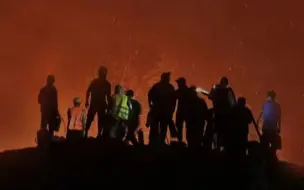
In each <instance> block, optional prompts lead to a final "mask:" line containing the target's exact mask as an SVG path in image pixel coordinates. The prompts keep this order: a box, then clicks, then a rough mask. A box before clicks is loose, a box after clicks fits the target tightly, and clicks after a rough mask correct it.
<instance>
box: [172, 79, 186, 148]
mask: <svg viewBox="0 0 304 190" xmlns="http://www.w3.org/2000/svg"><path fill="white" fill-rule="evenodd" d="M176 83H177V86H178V89H176V91H175V94H176V98H177V111H176V115H175V124H176V127H177V139H178V141H179V142H180V143H182V142H183V129H184V123H185V124H186V125H187V124H188V123H187V119H186V117H187V104H188V100H189V93H190V90H189V87H188V85H187V83H186V79H185V78H184V77H180V78H178V79H177V80H176Z"/></svg>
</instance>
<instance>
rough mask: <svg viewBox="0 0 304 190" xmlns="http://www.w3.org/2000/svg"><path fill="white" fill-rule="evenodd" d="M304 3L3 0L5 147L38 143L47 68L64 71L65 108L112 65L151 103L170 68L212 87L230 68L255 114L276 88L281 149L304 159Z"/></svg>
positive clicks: (115, 75) (116, 76)
mask: <svg viewBox="0 0 304 190" xmlns="http://www.w3.org/2000/svg"><path fill="white" fill-rule="evenodd" d="M303 6H304V2H303V1H302V0H288V1H287V0H267V1H264V0H85V1H84V0H42V1H41V0H31V1H22V0H2V1H0V23H1V30H0V42H1V44H0V45H1V48H0V63H1V70H0V73H1V75H0V77H1V82H0V83H1V86H2V88H3V89H2V93H1V100H2V101H1V103H0V104H1V108H2V112H1V121H2V123H3V124H2V125H1V128H0V132H1V138H0V146H1V147H0V149H10V148H18V147H25V146H32V145H34V138H35V132H36V130H37V128H38V127H39V122H40V119H39V107H38V104H37V94H38V91H39V89H40V87H42V86H43V85H44V82H45V77H46V75H47V74H49V73H53V74H55V75H56V77H57V88H58V91H59V98H60V100H59V101H60V109H61V112H62V113H64V112H65V110H66V108H67V107H69V106H70V105H71V99H72V97H73V96H76V95H79V96H81V97H84V95H85V90H86V87H87V85H88V83H89V81H90V80H91V79H92V78H93V77H94V76H95V75H96V69H97V68H98V67H99V65H100V64H101V63H102V62H106V63H107V66H108V67H109V78H110V79H111V81H112V82H113V83H114V84H115V83H117V82H120V81H122V82H124V83H127V85H128V87H132V88H135V89H137V91H138V92H137V93H138V96H139V98H140V100H142V101H143V103H146V101H147V100H146V97H145V93H144V92H145V90H147V88H148V87H149V86H150V85H151V84H152V83H153V80H154V79H158V75H159V73H160V72H161V71H167V70H170V71H172V72H173V77H179V76H185V77H187V79H188V81H189V83H190V84H197V85H199V86H202V87H206V88H207V89H209V88H210V87H211V85H212V83H214V82H216V81H218V79H219V78H220V76H222V75H227V76H228V77H229V78H230V81H231V84H232V86H233V87H234V89H235V91H236V93H237V95H244V96H246V97H247V99H248V102H249V104H250V107H251V108H252V109H253V111H254V112H255V114H257V113H258V112H259V110H260V107H261V104H262V102H263V101H264V92H265V91H267V89H269V88H273V89H275V90H276V91H277V92H278V99H279V101H280V103H281V104H282V108H283V114H284V120H283V140H284V150H283V151H282V152H281V155H282V157H283V158H284V159H288V160H290V161H292V162H296V163H302V164H304V163H303V160H304V152H303V148H304V140H303V139H302V135H303V129H302V126H303V124H304V121H303V119H302V112H303V106H304V104H303V103H304V89H303V84H302V83H303V79H302V78H301V77H302V76H303V74H302V73H303V68H304V66H303V61H304V58H303V50H304V47H303V46H304V45H303V44H304V37H303V33H304V30H303V29H304V20H303V18H304V12H303V10H302V7H303ZM123 73H125V74H123ZM144 75H146V76H148V77H149V80H145V79H144V78H142V76H144ZM155 77H156V78H155ZM61 133H62V132H61Z"/></svg>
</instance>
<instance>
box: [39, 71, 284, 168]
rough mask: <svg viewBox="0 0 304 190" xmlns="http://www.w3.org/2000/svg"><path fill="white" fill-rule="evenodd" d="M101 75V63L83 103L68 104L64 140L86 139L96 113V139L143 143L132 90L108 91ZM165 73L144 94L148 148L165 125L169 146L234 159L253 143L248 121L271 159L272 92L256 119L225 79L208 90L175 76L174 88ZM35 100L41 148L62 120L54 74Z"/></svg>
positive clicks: (159, 142) (275, 128)
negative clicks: (146, 108) (146, 100)
mask: <svg viewBox="0 0 304 190" xmlns="http://www.w3.org/2000/svg"><path fill="white" fill-rule="evenodd" d="M107 74H108V70H107V68H106V67H104V66H101V67H100V68H99V70H98V77H97V78H96V79H94V80H93V81H92V82H91V84H90V85H89V87H88V89H87V92H86V99H85V106H84V107H82V102H81V99H80V98H79V97H75V98H74V99H73V107H71V108H69V109H68V113H67V115H68V122H67V126H66V127H67V134H66V140H67V141H71V142H76V141H83V140H85V139H87V138H88V132H89V130H90V127H91V124H92V122H93V120H94V117H95V115H96V114H97V118H98V133H97V135H96V138H103V139H115V140H118V141H123V142H126V143H128V144H130V143H131V144H132V145H133V146H135V147H140V146H144V140H143V139H144V137H143V135H144V134H143V130H142V128H141V127H140V121H139V120H140V115H141V113H142V108H141V104H140V102H139V101H138V100H136V98H135V95H136V92H134V91H133V89H124V87H123V86H121V85H120V84H117V85H116V86H115V92H114V94H113V95H112V94H111V89H112V86H111V83H110V82H109V81H108V80H107ZM170 75H171V73H170V72H164V73H162V74H161V76H160V81H159V82H157V83H156V84H154V85H153V86H152V87H151V89H150V90H149V92H148V105H149V108H150V110H149V113H148V115H147V121H146V123H145V127H147V128H149V142H148V146H152V147H158V146H164V145H166V144H167V142H166V136H167V131H168V129H169V132H170V135H171V137H172V138H177V141H176V142H175V144H178V145H181V146H187V147H188V148H189V149H201V148H202V149H205V150H208V151H213V150H214V151H218V152H221V153H225V155H228V156H229V158H232V159H233V160H236V161H238V162H240V161H242V160H244V158H245V157H246V155H247V154H248V150H249V149H250V146H253V144H254V143H250V142H248V133H249V125H250V124H251V123H253V125H254V126H255V129H256V132H257V135H258V136H259V139H260V143H258V144H259V146H260V147H262V148H261V149H262V150H263V154H264V155H265V156H266V157H267V158H272V159H274V160H276V159H277V157H276V150H278V149H280V148H281V146H282V145H281V137H280V129H281V108H280V105H279V103H278V102H277V101H276V93H275V91H273V90H270V91H269V92H267V93H266V101H265V103H264V105H263V106H262V110H261V114H260V117H259V118H258V120H257V121H256V120H255V118H254V116H253V114H252V112H251V110H250V109H249V108H248V107H246V99H245V98H244V97H238V98H236V96H235V94H234V91H233V89H232V88H231V87H230V86H229V81H228V78H227V77H222V78H221V80H220V82H219V83H218V84H215V85H213V86H212V88H211V90H210V92H208V91H206V90H203V89H201V88H197V87H195V86H190V87H189V86H188V85H187V81H186V79H185V78H183V77H180V78H178V79H177V80H176V83H177V86H178V88H177V89H175V88H174V86H173V85H172V84H171V76H170ZM199 94H203V95H204V96H205V97H206V98H208V99H209V100H211V101H212V104H213V106H212V107H211V108H208V106H207V103H206V101H205V99H204V98H201V96H199ZM38 102H39V104H40V107H41V109H40V110H41V127H40V130H39V131H38V132H37V139H38V145H39V146H44V145H45V144H47V143H49V142H51V141H52V138H53V137H54V132H55V131H58V130H59V128H60V125H61V121H62V117H61V115H60V113H59V111H58V93H57V90H56V87H55V76H53V75H49V76H48V77H47V82H46V85H45V86H44V87H43V88H42V89H41V90H40V93H39V96H38ZM174 114H175V121H174V120H173V117H174ZM261 122H262V129H261V132H262V133H261V134H260V129H259V124H260V123H261ZM184 128H185V131H186V135H185V136H186V139H185V140H184V139H183V137H184V135H183V130H184ZM185 142H186V143H185ZM171 143H172V144H173V143H174V142H171Z"/></svg>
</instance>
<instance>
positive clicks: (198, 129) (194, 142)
mask: <svg viewBox="0 0 304 190" xmlns="http://www.w3.org/2000/svg"><path fill="white" fill-rule="evenodd" d="M187 103H188V106H187V115H186V122H187V126H186V138H187V143H188V147H194V148H198V147H200V146H201V143H202V140H203V133H204V129H205V125H206V120H207V118H208V106H207V104H206V102H205V100H204V99H202V98H200V97H199V96H198V95H197V92H196V88H195V87H191V88H190V89H189V98H188V102H187Z"/></svg>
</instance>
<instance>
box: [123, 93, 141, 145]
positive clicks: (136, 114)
mask: <svg viewBox="0 0 304 190" xmlns="http://www.w3.org/2000/svg"><path fill="white" fill-rule="evenodd" d="M126 96H128V98H129V101H130V103H131V105H132V110H130V112H129V118H128V122H127V126H128V132H127V137H126V140H127V141H130V142H131V143H132V144H133V145H134V146H137V145H138V141H137V139H136V137H135V132H136V130H137V129H138V127H139V120H140V114H141V104H140V103H139V102H138V101H137V100H136V99H135V97H134V91H133V90H127V92H126Z"/></svg>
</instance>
